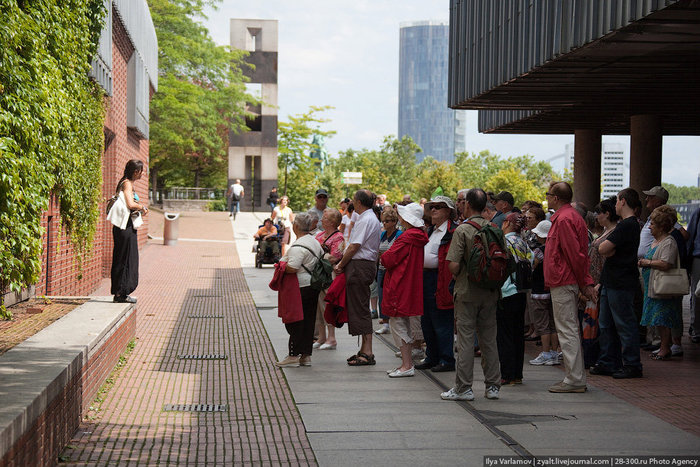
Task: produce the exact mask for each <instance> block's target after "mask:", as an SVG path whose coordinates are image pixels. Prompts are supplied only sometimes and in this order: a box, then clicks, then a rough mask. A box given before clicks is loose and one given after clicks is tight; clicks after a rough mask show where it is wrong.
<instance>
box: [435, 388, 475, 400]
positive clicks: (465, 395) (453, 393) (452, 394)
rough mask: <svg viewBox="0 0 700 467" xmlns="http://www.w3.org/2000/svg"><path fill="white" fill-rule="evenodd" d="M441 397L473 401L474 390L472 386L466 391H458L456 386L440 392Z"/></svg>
mask: <svg viewBox="0 0 700 467" xmlns="http://www.w3.org/2000/svg"><path fill="white" fill-rule="evenodd" d="M440 399H442V400H445V401H473V400H474V391H472V388H469V389H467V390H466V391H464V392H457V390H456V389H455V388H452V389H450V390H449V391H447V392H443V393H442V394H440Z"/></svg>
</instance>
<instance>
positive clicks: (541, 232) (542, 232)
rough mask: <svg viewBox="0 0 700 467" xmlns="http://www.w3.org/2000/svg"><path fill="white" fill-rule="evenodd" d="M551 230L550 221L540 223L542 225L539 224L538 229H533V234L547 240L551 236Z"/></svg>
mask: <svg viewBox="0 0 700 467" xmlns="http://www.w3.org/2000/svg"><path fill="white" fill-rule="evenodd" d="M551 228H552V223H551V222H550V221H547V220H544V221H540V223H539V224H537V227H535V228H534V229H532V233H534V234H535V235H537V236H538V237H542V238H547V235H549V229H551Z"/></svg>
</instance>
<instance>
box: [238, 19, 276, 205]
mask: <svg viewBox="0 0 700 467" xmlns="http://www.w3.org/2000/svg"><path fill="white" fill-rule="evenodd" d="M277 31H278V29H277V20H268V19H231V47H232V48H236V49H240V50H246V51H248V52H249V55H248V57H247V58H246V62H248V63H250V64H251V65H253V69H246V70H244V74H245V75H246V76H247V77H248V78H249V79H250V82H249V92H251V93H253V94H255V93H259V95H258V96H257V97H258V98H259V99H261V101H262V103H261V104H260V105H256V104H253V103H248V104H247V105H246V110H247V111H248V112H250V113H251V114H253V115H252V117H249V118H247V119H246V124H247V127H248V131H244V132H241V133H234V132H233V131H231V132H230V133H229V150H228V160H229V163H228V178H229V185H231V183H233V182H234V181H235V180H236V179H241V184H242V185H243V188H244V189H245V193H246V196H245V197H244V198H243V201H242V202H241V209H242V210H248V211H250V210H255V209H260V208H261V207H262V206H263V205H264V204H265V200H266V198H267V194H268V193H269V192H270V189H272V187H273V186H277V90H278V86H277V63H278V32H277Z"/></svg>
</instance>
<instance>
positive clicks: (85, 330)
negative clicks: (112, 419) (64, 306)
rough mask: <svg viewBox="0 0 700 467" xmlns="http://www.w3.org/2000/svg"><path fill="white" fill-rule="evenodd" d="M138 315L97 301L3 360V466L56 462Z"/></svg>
mask: <svg viewBox="0 0 700 467" xmlns="http://www.w3.org/2000/svg"><path fill="white" fill-rule="evenodd" d="M136 313H137V310H136V307H135V306H134V305H133V304H125V303H113V302H112V300H111V297H98V298H94V299H93V300H91V301H89V302H87V303H85V304H83V305H81V306H80V307H78V308H76V309H75V310H73V311H72V312H70V313H69V314H67V315H66V316H64V317H63V318H61V319H60V320H58V321H56V322H55V323H53V324H52V325H50V326H48V327H47V328H45V329H43V330H42V331H40V332H39V333H37V334H35V335H34V336H32V337H31V338H29V339H27V340H26V341H24V342H23V343H21V344H19V345H18V346H16V347H14V348H12V349H10V350H9V351H8V352H7V353H5V354H4V355H2V356H0V400H1V401H2V406H1V407H0V467H5V466H27V465H31V466H44V465H46V466H52V465H55V464H56V463H57V456H58V454H59V453H60V452H61V450H62V449H63V448H64V447H65V446H66V444H68V442H69V440H70V439H71V437H72V436H73V434H74V433H75V431H76V430H77V428H78V425H79V423H80V420H81V418H82V416H83V414H84V413H85V411H86V410H87V408H88V407H89V406H90V403H91V402H92V400H93V399H94V398H95V396H96V395H97V391H98V389H99V388H100V386H101V385H102V383H104V381H105V379H106V378H107V376H108V375H109V374H110V372H111V371H112V369H113V368H114V367H115V365H116V363H117V361H118V359H119V355H121V353H122V352H123V351H124V349H125V348H126V345H127V343H128V342H129V341H130V340H131V339H132V338H133V337H134V336H135V335H136Z"/></svg>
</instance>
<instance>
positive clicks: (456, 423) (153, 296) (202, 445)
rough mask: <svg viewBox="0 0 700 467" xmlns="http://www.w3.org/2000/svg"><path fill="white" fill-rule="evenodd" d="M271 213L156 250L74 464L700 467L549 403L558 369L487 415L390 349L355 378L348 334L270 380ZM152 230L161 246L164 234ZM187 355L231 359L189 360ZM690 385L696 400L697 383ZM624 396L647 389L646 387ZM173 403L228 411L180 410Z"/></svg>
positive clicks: (621, 422) (634, 417)
mask: <svg viewBox="0 0 700 467" xmlns="http://www.w3.org/2000/svg"><path fill="white" fill-rule="evenodd" d="M266 215H267V213H261V214H257V215H256V214H253V213H240V214H239V215H238V217H237V220H236V221H235V222H231V221H230V220H229V218H228V216H227V214H225V213H185V214H184V215H183V217H181V219H180V239H181V240H180V241H179V242H178V245H176V246H173V247H165V246H162V245H161V244H159V243H158V240H157V239H156V240H152V241H150V242H149V245H148V246H147V247H146V248H145V249H144V250H143V251H142V253H141V271H140V272H141V284H140V286H139V288H138V289H137V291H136V293H135V294H134V295H135V296H137V297H138V298H139V309H140V316H139V322H138V329H137V336H138V341H137V345H136V348H135V349H134V352H133V353H132V355H131V356H130V358H129V360H128V363H127V364H126V365H125V367H124V369H123V370H122V373H121V374H120V375H119V377H118V378H116V380H115V384H114V387H113V388H112V390H111V391H110V392H109V393H108V394H107V395H106V396H105V400H104V402H103V403H102V407H103V409H102V411H101V413H100V415H99V417H98V419H96V420H94V421H85V422H84V424H83V426H82V427H81V430H80V431H79V432H78V433H77V434H76V436H75V438H74V440H73V441H72V442H71V444H72V448H71V449H67V450H66V453H65V454H66V455H67V457H68V458H69V459H70V460H69V462H68V463H69V465H70V464H71V463H72V464H75V465H159V464H166V463H169V464H173V465H232V464H235V465H240V464H244V465H246V464H247V465H261V464H263V465H278V464H285V465H289V464H294V465H314V464H315V463H316V462H318V464H319V465H329V466H331V465H333V466H335V465H350V464H352V465H357V464H362V463H365V464H370V465H397V464H399V463H403V464H406V463H408V464H412V465H421V464H422V465H455V464H456V465H482V463H483V456H484V455H521V456H524V457H529V456H544V455H574V454H580V455H592V454H595V455H613V454H614V455H625V454H628V455H645V454H649V455H652V454H653V455H660V454H675V455H682V454H685V455H696V456H697V455H700V438H699V437H698V436H696V435H694V434H691V433H689V432H687V431H684V430H681V429H680V428H677V427H676V426H673V425H672V424H670V423H668V422H666V421H664V420H662V419H660V418H658V417H656V416H654V415H652V414H650V413H649V411H647V410H644V409H642V408H640V407H637V406H635V405H633V404H631V403H629V402H627V401H625V400H624V399H622V398H620V397H616V396H614V395H612V394H611V393H610V392H609V391H608V390H603V389H601V388H599V387H598V386H596V385H595V384H591V385H589V392H587V393H585V394H551V393H549V392H547V390H546V389H547V387H548V386H549V385H550V384H551V383H553V382H556V381H559V380H561V378H562V373H561V370H560V369H559V368H557V367H531V366H529V365H526V368H525V378H524V384H523V385H519V386H507V387H504V388H503V389H502V390H501V399H500V400H498V401H490V400H486V399H484V398H483V389H484V388H483V382H482V381H483V376H482V374H481V370H480V368H479V366H478V365H477V366H476V369H475V371H476V374H475V385H474V389H475V394H476V395H477V398H476V400H475V401H474V402H473V403H467V402H459V403H456V402H449V401H442V400H441V399H440V398H439V393H440V392H441V391H442V390H444V389H445V388H449V387H450V386H452V382H453V378H454V373H440V374H434V373H430V372H418V373H419V374H417V375H416V376H415V377H413V378H400V379H390V378H388V377H387V376H386V373H385V370H387V369H390V368H393V367H395V366H396V365H397V364H398V362H399V361H398V359H396V358H395V357H394V354H393V353H394V349H392V348H391V347H390V346H389V343H388V342H386V343H385V342H384V340H383V339H378V338H377V339H375V345H374V352H375V355H376V358H377V362H378V363H377V365H376V366H372V367H359V368H351V367H348V366H347V364H346V363H345V359H346V358H347V356H349V355H351V354H353V353H355V352H357V349H358V346H357V340H356V339H355V338H351V337H350V336H348V335H347V331H346V328H342V329H340V330H338V333H337V336H338V349H337V350H327V351H315V352H314V354H313V357H312V361H313V366H311V367H300V368H289V369H284V370H280V369H278V368H276V367H274V365H273V363H274V361H275V360H276V359H278V358H283V357H284V355H285V354H286V351H287V333H286V331H285V329H284V326H283V325H282V323H281V320H280V319H279V318H278V317H277V310H276V306H277V297H276V294H275V293H274V292H272V291H271V290H270V289H269V288H268V283H269V280H270V278H271V276H272V267H271V266H265V267H264V268H263V269H256V268H255V267H254V261H253V257H254V255H253V253H251V246H252V244H253V241H252V233H253V232H254V231H255V230H257V227H258V225H259V224H260V223H261V220H262V219H263V218H264V217H266ZM151 222H152V224H151V225H152V231H151V233H152V235H153V236H155V237H159V236H160V235H159V234H160V232H159V231H158V227H157V226H158V225H159V220H158V219H157V218H156V217H154V219H152V220H151ZM160 222H162V221H160ZM160 225H162V224H160ZM105 286H106V287H108V285H107V284H105ZM97 293H98V294H99V293H102V294H104V289H102V290H98V291H97ZM187 355H189V356H195V357H197V356H199V357H200V358H201V357H202V356H205V355H206V356H209V357H212V356H217V355H218V356H219V357H226V359H225V360H190V359H182V358H181V357H182V356H187ZM697 369H698V368H697V367H696V370H697ZM698 374H699V373H698V372H697V371H696V372H695V375H698ZM694 382H695V384H696V386H694V387H695V388H697V383H698V382H700V378H698V376H695V379H694ZM627 383H629V384H630V385H632V387H633V388H634V390H637V391H642V390H643V388H644V387H645V385H648V384H649V380H648V379H647V378H645V379H640V380H630V381H629V382H627ZM606 384H612V383H609V382H608V381H606ZM620 387H622V388H624V387H625V386H618V387H617V388H618V390H619V388H620ZM684 397H685V396H683V395H679V396H677V397H676V398H675V401H676V403H677V404H678V405H682V404H683V403H684V401H686V400H687V398H684ZM166 404H217V405H221V406H226V407H217V408H218V409H222V410H223V411H222V412H184V411H169V410H165V409H166ZM168 408H172V407H168ZM176 408H178V407H176ZM179 408H180V409H182V408H185V409H187V408H188V407H179ZM189 408H191V407H189ZM695 413H696V415H697V410H696V411H695ZM698 417H700V415H698Z"/></svg>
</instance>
